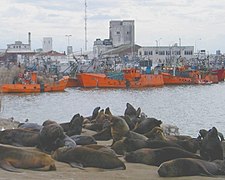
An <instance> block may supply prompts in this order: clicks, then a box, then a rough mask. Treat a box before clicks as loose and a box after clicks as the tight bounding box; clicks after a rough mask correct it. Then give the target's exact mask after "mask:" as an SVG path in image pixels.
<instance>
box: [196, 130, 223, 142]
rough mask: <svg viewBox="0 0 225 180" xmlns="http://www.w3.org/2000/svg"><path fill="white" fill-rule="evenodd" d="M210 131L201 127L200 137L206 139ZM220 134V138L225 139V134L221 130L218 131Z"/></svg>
mask: <svg viewBox="0 0 225 180" xmlns="http://www.w3.org/2000/svg"><path fill="white" fill-rule="evenodd" d="M207 133H208V131H207V130H206V129H200V130H199V138H200V139H204V138H205V137H206V135H207ZM218 136H219V138H220V141H224V136H223V134H222V133H221V132H218Z"/></svg>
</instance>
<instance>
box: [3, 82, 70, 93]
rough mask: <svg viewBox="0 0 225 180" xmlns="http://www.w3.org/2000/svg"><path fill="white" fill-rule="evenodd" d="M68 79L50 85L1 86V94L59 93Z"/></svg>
mask: <svg viewBox="0 0 225 180" xmlns="http://www.w3.org/2000/svg"><path fill="white" fill-rule="evenodd" d="M67 82H68V78H63V79H61V80H59V81H57V82H54V83H51V84H3V85H2V86H1V92H3V93H40V92H60V91H64V90H65V88H66V85H67Z"/></svg>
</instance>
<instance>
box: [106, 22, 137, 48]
mask: <svg viewBox="0 0 225 180" xmlns="http://www.w3.org/2000/svg"><path fill="white" fill-rule="evenodd" d="M109 39H111V40H112V43H113V46H114V47H118V46H120V45H125V44H134V42H135V40H134V20H123V21H110V27H109Z"/></svg>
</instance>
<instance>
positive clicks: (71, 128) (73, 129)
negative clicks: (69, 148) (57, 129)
mask: <svg viewBox="0 0 225 180" xmlns="http://www.w3.org/2000/svg"><path fill="white" fill-rule="evenodd" d="M83 121H84V117H83V116H81V115H80V114H79V113H78V114H75V115H74V116H73V117H72V119H71V120H70V122H69V123H68V122H67V123H60V126H62V128H63V130H64V132H66V134H67V135H68V136H73V135H80V134H81V132H82V125H83Z"/></svg>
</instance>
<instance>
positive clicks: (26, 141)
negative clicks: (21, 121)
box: [0, 128, 40, 147]
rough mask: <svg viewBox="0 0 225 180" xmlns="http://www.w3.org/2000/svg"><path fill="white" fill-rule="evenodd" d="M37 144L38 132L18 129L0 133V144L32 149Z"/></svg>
mask: <svg viewBox="0 0 225 180" xmlns="http://www.w3.org/2000/svg"><path fill="white" fill-rule="evenodd" d="M39 142H40V136H39V132H35V131H30V130H27V129H20V128H18V129H6V130H4V131H0V143H2V144H9V145H14V146H27V147H34V146H36V145H37V144H39Z"/></svg>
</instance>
